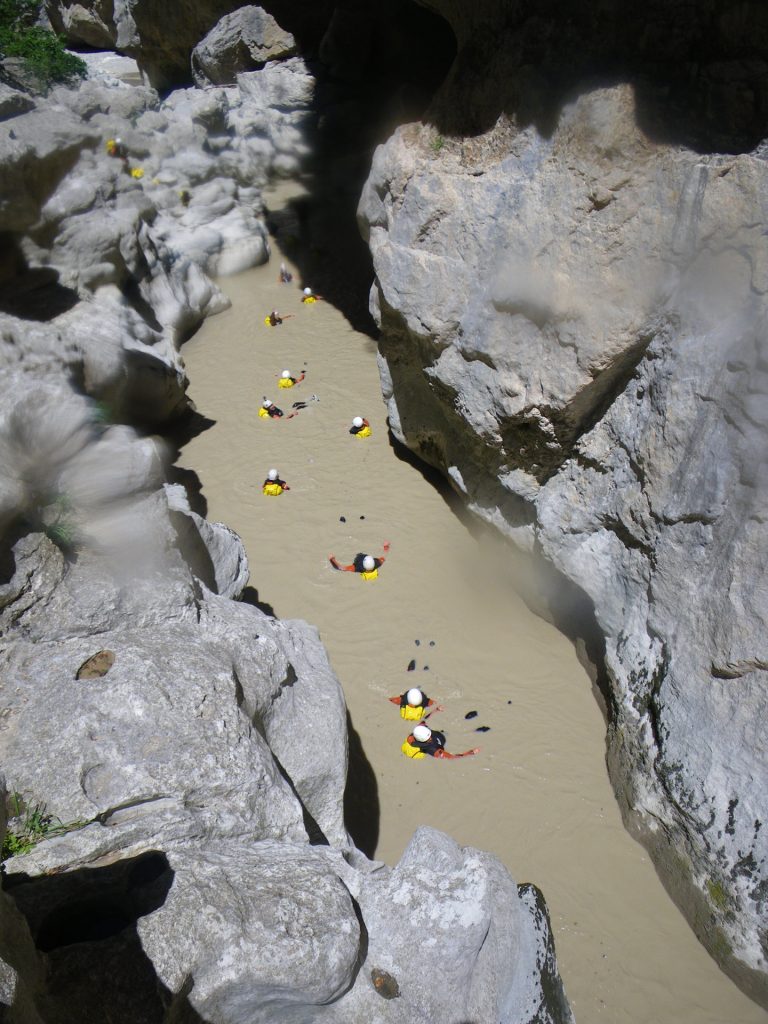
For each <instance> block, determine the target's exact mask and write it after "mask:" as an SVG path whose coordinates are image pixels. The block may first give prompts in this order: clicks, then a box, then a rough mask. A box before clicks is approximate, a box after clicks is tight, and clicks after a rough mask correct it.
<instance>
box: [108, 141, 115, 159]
mask: <svg viewBox="0 0 768 1024" xmlns="http://www.w3.org/2000/svg"><path fill="white" fill-rule="evenodd" d="M106 149H107V153H109V155H110V156H114V155H115V153H116V152H117V143H116V142H115V140H114V139H107V143H106Z"/></svg>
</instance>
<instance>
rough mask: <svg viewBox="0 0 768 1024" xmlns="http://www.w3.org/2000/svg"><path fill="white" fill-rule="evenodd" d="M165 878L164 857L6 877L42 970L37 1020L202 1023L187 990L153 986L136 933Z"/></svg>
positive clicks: (159, 899)
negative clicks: (173, 990)
mask: <svg viewBox="0 0 768 1024" xmlns="http://www.w3.org/2000/svg"><path fill="white" fill-rule="evenodd" d="M173 878H174V873H173V871H172V869H171V867H170V865H169V863H168V859H167V858H166V856H165V854H163V853H159V852H150V853H145V854H142V855H141V856H139V857H135V858H130V859H126V860H121V861H118V862H117V863H116V864H111V865H109V866H107V867H101V868H82V869H80V870H77V871H68V872H66V873H64V874H61V875H53V876H44V877H39V878H30V877H29V876H27V875H12V876H10V877H9V878H7V879H6V881H5V889H6V891H7V892H8V895H9V896H10V897H11V898H12V899H13V901H14V902H15V904H16V906H17V908H18V909H19V911H20V912H21V914H22V915H23V917H24V918H25V919H26V922H27V925H28V926H29V931H30V934H31V936H32V940H33V942H34V944H35V946H36V948H37V950H38V951H39V953H40V955H41V959H42V961H43V964H44V974H45V990H44V992H43V993H42V994H41V995H40V996H39V1005H38V1006H37V1007H36V1008H37V1010H38V1012H39V1013H40V1016H41V1018H42V1019H44V1020H45V1021H46V1022H48V1024H83V1022H84V1021H109V1024H136V1022H137V1021H141V1022H142V1024H167V1022H168V1021H171V1020H172V1021H174V1022H176V1024H206V1021H205V1020H204V1018H202V1017H201V1016H200V1015H199V1014H198V1013H197V1012H196V1011H195V1010H194V1009H193V1007H192V1006H191V1005H190V1003H189V999H188V996H189V987H188V988H187V989H186V990H183V991H181V992H179V993H176V994H174V993H171V992H170V991H169V990H168V989H167V988H166V987H165V986H164V985H163V983H162V982H161V981H160V979H159V978H158V976H157V973H156V971H155V968H154V966H153V964H152V962H151V961H150V959H149V957H148V956H147V954H146V953H145V952H144V950H143V948H142V944H141V939H140V938H139V934H138V930H137V927H136V926H137V922H138V921H139V919H140V918H142V917H145V916H146V915H147V914H151V913H153V912H154V911H156V910H158V909H159V908H160V907H162V906H163V904H164V902H165V900H166V897H167V895H168V892H169V890H170V888H171V884H172V883H173Z"/></svg>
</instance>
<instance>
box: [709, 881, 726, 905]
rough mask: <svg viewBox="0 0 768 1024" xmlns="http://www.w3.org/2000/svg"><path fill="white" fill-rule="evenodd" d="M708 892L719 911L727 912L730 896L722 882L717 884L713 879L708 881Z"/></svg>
mask: <svg viewBox="0 0 768 1024" xmlns="http://www.w3.org/2000/svg"><path fill="white" fill-rule="evenodd" d="M707 892H708V893H709V898H710V899H711V900H712V902H713V903H714V905H715V906H716V907H717V909H718V910H725V908H726V907H727V906H728V895H727V893H726V891H725V889H724V888H723V886H722V885H721V883H720V882H715V881H714V880H713V879H711V878H708V879H707Z"/></svg>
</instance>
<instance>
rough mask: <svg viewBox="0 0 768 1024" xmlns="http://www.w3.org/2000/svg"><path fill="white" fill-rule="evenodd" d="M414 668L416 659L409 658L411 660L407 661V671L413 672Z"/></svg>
mask: <svg viewBox="0 0 768 1024" xmlns="http://www.w3.org/2000/svg"><path fill="white" fill-rule="evenodd" d="M415 668H416V659H415V658H411V660H410V661H409V662H408V671H409V672H413V670H414V669H415Z"/></svg>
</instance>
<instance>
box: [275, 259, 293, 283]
mask: <svg viewBox="0 0 768 1024" xmlns="http://www.w3.org/2000/svg"><path fill="white" fill-rule="evenodd" d="M278 280H279V281H280V284H290V283H291V281H292V280H293V274H292V273H291V272H290V270H289V269H288V267H286V265H285V264H284V263H281V264H280V277H279V278H278Z"/></svg>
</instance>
